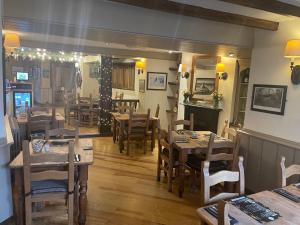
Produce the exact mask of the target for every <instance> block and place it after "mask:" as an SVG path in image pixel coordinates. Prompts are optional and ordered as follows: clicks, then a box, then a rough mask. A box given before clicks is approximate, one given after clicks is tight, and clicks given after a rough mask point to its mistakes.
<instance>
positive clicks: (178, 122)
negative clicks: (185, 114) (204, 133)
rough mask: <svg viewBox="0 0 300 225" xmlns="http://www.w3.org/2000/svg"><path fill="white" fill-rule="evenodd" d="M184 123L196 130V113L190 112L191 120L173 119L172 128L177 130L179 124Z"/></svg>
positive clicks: (190, 128)
mask: <svg viewBox="0 0 300 225" xmlns="http://www.w3.org/2000/svg"><path fill="white" fill-rule="evenodd" d="M179 125H183V126H188V127H189V128H188V129H189V130H194V114H193V113H191V114H190V120H173V118H172V120H171V128H172V130H177V126H179Z"/></svg>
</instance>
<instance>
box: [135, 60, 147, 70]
mask: <svg viewBox="0 0 300 225" xmlns="http://www.w3.org/2000/svg"><path fill="white" fill-rule="evenodd" d="M135 67H136V68H138V69H145V67H146V63H145V62H143V61H136V63H135Z"/></svg>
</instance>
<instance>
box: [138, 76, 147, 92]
mask: <svg viewBox="0 0 300 225" xmlns="http://www.w3.org/2000/svg"><path fill="white" fill-rule="evenodd" d="M145 86H146V85H145V80H144V79H143V80H139V92H142V93H144V92H145Z"/></svg>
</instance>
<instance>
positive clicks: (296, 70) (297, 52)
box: [284, 39, 300, 84]
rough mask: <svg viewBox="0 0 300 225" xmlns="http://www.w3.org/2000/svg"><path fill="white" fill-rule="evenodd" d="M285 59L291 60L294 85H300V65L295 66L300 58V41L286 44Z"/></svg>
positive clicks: (290, 41)
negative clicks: (296, 60)
mask: <svg viewBox="0 0 300 225" xmlns="http://www.w3.org/2000/svg"><path fill="white" fill-rule="evenodd" d="M284 57H286V58H290V59H291V66H290V68H291V70H292V75H291V81H292V83H293V84H300V65H296V66H295V59H296V58H300V40H295V39H294V40H289V41H288V42H287V43H286V47H285V52H284Z"/></svg>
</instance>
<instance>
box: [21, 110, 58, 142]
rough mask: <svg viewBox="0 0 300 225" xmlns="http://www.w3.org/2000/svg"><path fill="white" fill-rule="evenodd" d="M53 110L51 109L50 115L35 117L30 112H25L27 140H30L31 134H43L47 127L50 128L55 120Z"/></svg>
mask: <svg viewBox="0 0 300 225" xmlns="http://www.w3.org/2000/svg"><path fill="white" fill-rule="evenodd" d="M55 116H56V114H55V109H54V108H53V109H52V115H46V114H41V115H35V116H32V110H28V112H27V138H28V139H30V135H31V134H33V133H43V134H45V132H46V129H47V128H48V127H50V128H52V127H53V124H54V122H55V120H56V117H55Z"/></svg>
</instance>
